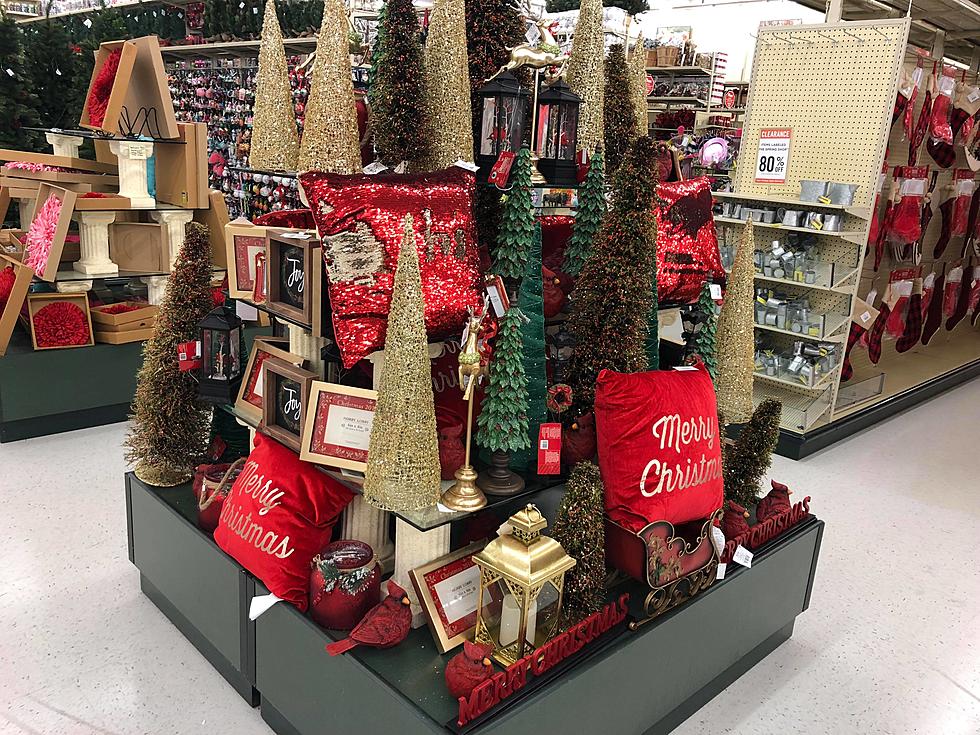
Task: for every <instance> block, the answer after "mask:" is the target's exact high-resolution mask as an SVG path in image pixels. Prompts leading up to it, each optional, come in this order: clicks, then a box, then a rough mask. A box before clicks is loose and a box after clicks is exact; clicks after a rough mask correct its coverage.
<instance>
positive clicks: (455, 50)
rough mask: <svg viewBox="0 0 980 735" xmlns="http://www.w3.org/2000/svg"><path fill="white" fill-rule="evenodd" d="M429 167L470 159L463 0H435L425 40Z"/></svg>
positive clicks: (468, 91)
mask: <svg viewBox="0 0 980 735" xmlns="http://www.w3.org/2000/svg"><path fill="white" fill-rule="evenodd" d="M425 108H426V120H427V122H428V130H429V141H430V146H431V148H430V151H429V165H428V168H429V169H430V170H433V171H434V170H437V169H440V168H445V167H447V166H451V165H453V164H454V163H456V161H458V160H460V159H462V160H464V161H472V160H473V128H472V123H473V121H472V117H471V113H470V72H469V61H468V59H467V55H466V11H465V5H464V2H463V0H435V5H433V6H432V15H431V16H430V18H429V33H428V35H427V36H426V40H425Z"/></svg>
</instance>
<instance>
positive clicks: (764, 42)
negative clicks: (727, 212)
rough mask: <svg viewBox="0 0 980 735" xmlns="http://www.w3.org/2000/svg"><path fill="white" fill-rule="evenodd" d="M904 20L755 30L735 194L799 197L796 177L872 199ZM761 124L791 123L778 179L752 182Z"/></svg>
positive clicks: (864, 202)
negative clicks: (851, 188) (843, 186)
mask: <svg viewBox="0 0 980 735" xmlns="http://www.w3.org/2000/svg"><path fill="white" fill-rule="evenodd" d="M908 33H909V20H908V19H907V18H903V19H900V20H894V21H862V22H856V23H833V24H819V25H802V26H788V27H781V28H776V29H768V30H767V29H760V30H759V34H758V37H757V39H756V48H755V61H754V63H753V67H752V84H751V87H750V89H749V101H748V105H747V110H746V118H745V125H744V127H743V131H742V145H741V152H740V154H739V158H740V159H741V160H742V161H743V165H741V166H739V167H738V174H737V176H736V180H735V191H736V192H737V193H738V194H740V195H745V196H748V195H752V194H757V195H768V196H780V197H786V198H788V199H799V194H800V181H801V180H803V179H818V180H830V181H838V182H841V183H850V184H858V185H859V187H860V188H859V189H858V190H857V193H856V196H855V202H854V204H855V206H863V207H869V206H871V203H872V201H873V196H874V189H875V185H876V184H877V177H878V171H880V167H881V161H882V157H883V155H884V146H885V141H886V137H887V136H886V131H887V125H888V123H890V121H891V110H892V106H893V104H894V99H895V90H896V85H897V81H898V74H899V68H900V64H901V61H902V57H903V55H904V52H905V46H906V41H907V39H908ZM762 128H792V130H793V137H792V143H791V148H790V154H789V167H788V170H787V177H786V183H785V184H762V183H756V182H755V181H754V175H755V166H754V164H755V160H756V156H757V154H758V149H759V131H760V130H761V129H762Z"/></svg>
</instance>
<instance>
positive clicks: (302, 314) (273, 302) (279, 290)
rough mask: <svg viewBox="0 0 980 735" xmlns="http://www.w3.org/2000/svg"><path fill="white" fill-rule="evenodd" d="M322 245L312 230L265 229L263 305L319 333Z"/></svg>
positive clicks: (320, 320)
mask: <svg viewBox="0 0 980 735" xmlns="http://www.w3.org/2000/svg"><path fill="white" fill-rule="evenodd" d="M322 252H323V251H322V248H321V245H320V240H319V238H318V237H317V234H316V231H315V230H289V229H280V228H275V229H273V228H269V229H268V231H267V232H266V248H265V254H266V269H265V270H266V284H267V285H266V300H265V301H266V308H267V310H268V311H270V312H271V313H272V314H275V315H276V316H281V317H283V318H284V319H286V320H287V321H290V322H293V323H294V324H297V325H299V326H301V327H303V328H304V329H309V330H310V331H311V332H312V333H313V335H314V336H320V335H321V332H320V330H321V322H322V319H321V304H320V294H321V291H322V281H323V278H322V274H323V265H322Z"/></svg>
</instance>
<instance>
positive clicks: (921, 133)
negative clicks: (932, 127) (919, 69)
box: [909, 77, 932, 166]
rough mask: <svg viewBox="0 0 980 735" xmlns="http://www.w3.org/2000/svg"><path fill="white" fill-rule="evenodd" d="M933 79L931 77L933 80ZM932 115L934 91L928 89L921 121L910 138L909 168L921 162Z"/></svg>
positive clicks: (920, 113) (920, 114)
mask: <svg viewBox="0 0 980 735" xmlns="http://www.w3.org/2000/svg"><path fill="white" fill-rule="evenodd" d="M931 78H932V77H930V79H931ZM931 113H932V90H931V89H926V96H925V98H924V99H923V100H922V109H921V110H919V119H918V120H917V121H916V123H915V129H914V130H913V131H912V135H910V136H909V166H914V165H915V163H916V161H917V160H919V147H920V146H921V145H922V141H924V140H925V139H926V133H927V132H928V130H929V117H930V115H931Z"/></svg>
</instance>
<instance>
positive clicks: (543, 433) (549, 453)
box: [538, 424, 561, 475]
mask: <svg viewBox="0 0 980 735" xmlns="http://www.w3.org/2000/svg"><path fill="white" fill-rule="evenodd" d="M560 472H561V424H541V426H540V427H539V428H538V474H539V475H557V474H559V473H560Z"/></svg>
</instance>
